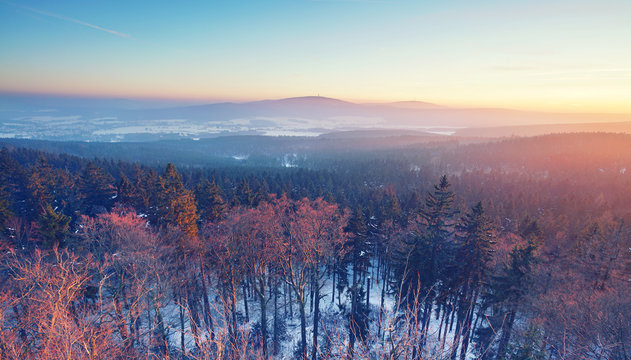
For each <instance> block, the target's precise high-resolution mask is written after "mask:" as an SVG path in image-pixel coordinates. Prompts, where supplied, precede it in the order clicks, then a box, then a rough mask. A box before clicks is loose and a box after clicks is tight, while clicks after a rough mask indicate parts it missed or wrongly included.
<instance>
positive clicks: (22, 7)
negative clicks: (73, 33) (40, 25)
mask: <svg viewBox="0 0 631 360" xmlns="http://www.w3.org/2000/svg"><path fill="white" fill-rule="evenodd" d="M3 2H4V3H6V4H8V5H10V6H13V7H15V8H18V9H23V10H27V11H30V12H32V13H35V14H39V15H44V16H48V17H52V18H55V19H59V20H63V21H68V22H71V23H74V24H78V25H82V26H85V27H89V28H92V29H95V30H100V31H104V32H106V33H109V34H112V35H114V36H118V37H121V38H124V39H131V38H132V37H131V35H129V34H125V33H122V32H119V31H116V30H112V29H107V28H104V27H101V26H98V25H94V24H90V23H88V22H85V21H81V20H77V19H73V18H71V17H67V16H64V15H59V14H55V13H51V12H48V11H43V10H39V9H35V8H32V7H30V6H24V5H20V4H16V3H13V2H10V1H3Z"/></svg>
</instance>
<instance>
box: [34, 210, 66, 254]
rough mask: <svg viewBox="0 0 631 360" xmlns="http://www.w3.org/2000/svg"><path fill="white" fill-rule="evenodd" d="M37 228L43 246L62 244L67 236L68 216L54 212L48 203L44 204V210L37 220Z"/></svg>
mask: <svg viewBox="0 0 631 360" xmlns="http://www.w3.org/2000/svg"><path fill="white" fill-rule="evenodd" d="M37 226H38V228H37V230H38V234H39V237H40V240H41V241H42V245H43V246H44V247H45V248H48V249H50V248H53V247H56V246H60V245H63V241H64V240H65V238H66V237H67V236H68V234H69V232H68V229H69V226H70V218H69V217H68V216H66V215H64V214H62V213H61V212H56V211H55V210H54V209H53V207H52V206H50V204H46V205H45V206H44V212H43V213H42V214H41V215H40V216H39V218H38V220H37Z"/></svg>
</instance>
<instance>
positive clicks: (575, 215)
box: [0, 133, 631, 360]
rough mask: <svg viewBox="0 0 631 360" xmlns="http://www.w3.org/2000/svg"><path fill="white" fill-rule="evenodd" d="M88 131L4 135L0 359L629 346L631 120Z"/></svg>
mask: <svg viewBox="0 0 631 360" xmlns="http://www.w3.org/2000/svg"><path fill="white" fill-rule="evenodd" d="M218 141H219V140H218ZM286 141H287V139H282V138H281V139H280V140H279V142H286ZM383 141H384V142H385V141H386V140H383ZM271 142H272V143H273V141H271ZM35 146H41V144H39V145H34V147H35ZM77 146H78V145H77V144H76V143H68V144H65V143H55V144H54V147H55V149H49V150H50V151H51V152H46V151H43V150H37V149H33V148H29V142H28V141H21V142H20V143H19V146H18V145H16V144H15V143H13V144H12V143H5V144H4V147H3V148H2V150H0V225H1V226H2V232H1V234H0V249H1V252H0V359H61V358H63V359H167V358H168V359H267V358H270V359H296V358H297V359H313V360H315V359H450V360H455V359H459V360H465V359H489V360H491V359H493V360H495V359H497V360H499V359H511V360H517V359H524V360H525V359H612V360H623V359H629V358H630V357H631V228H630V227H629V225H628V224H630V223H631V192H630V191H629V189H631V136H630V135H623V134H604V133H591V134H587V133H577V134H556V135H546V136H538V137H529V138H507V139H504V140H499V141H494V142H486V141H482V140H479V139H478V140H476V141H471V140H468V141H467V142H466V143H465V142H462V143H460V142H458V140H457V139H456V140H453V141H437V142H434V141H423V142H421V143H414V142H409V141H403V142H402V143H401V142H399V143H397V145H396V146H384V147H383V148H379V149H376V150H375V149H370V148H369V147H367V146H366V147H358V148H355V149H348V148H340V149H333V150H330V151H322V149H321V148H318V149H315V150H310V151H307V150H305V151H304V152H297V153H296V152H292V153H291V155H290V157H291V160H292V163H291V165H292V166H274V165H273V162H272V161H268V160H269V158H272V157H273V158H276V157H278V154H277V153H282V147H281V146H280V145H279V148H278V149H276V148H275V150H274V151H275V152H274V154H273V155H266V156H268V158H263V157H261V158H260V159H262V160H261V161H260V163H257V162H256V161H257V159H259V158H257V157H256V156H252V158H251V159H250V160H249V162H247V164H245V165H243V164H241V165H235V164H232V163H228V162H221V163H219V165H217V166H213V165H212V164H200V163H199V162H197V160H195V161H194V162H189V161H187V160H186V159H187V158H186V153H178V154H177V156H178V157H181V159H180V160H181V161H175V160H178V159H175V160H174V159H167V160H171V161H174V162H172V163H168V164H166V163H165V161H163V160H165V158H160V161H156V159H151V158H150V157H149V156H148V155H146V153H144V154H145V156H146V157H144V158H143V159H140V160H139V162H137V163H135V162H130V161H127V160H128V159H127V160H121V158H125V157H124V156H122V155H121V156H120V157H116V158H112V156H116V155H112V154H119V153H122V152H129V151H134V149H140V148H139V147H141V146H143V145H129V144H126V145H125V144H122V145H116V144H112V145H108V147H105V146H103V148H100V150H99V148H98V147H97V148H92V149H93V150H90V151H92V152H90V156H89V157H78V156H75V155H70V154H69V153H73V152H75V153H76V151H77ZM88 146H89V145H86V148H88ZM116 146H120V147H118V148H116ZM134 146H137V148H134ZM151 146H155V144H154V145H151ZM164 146H165V148H167V149H168V148H169V146H172V145H168V144H167V145H164ZM191 146H193V145H191ZM270 146H272V145H270ZM117 149H118V150H117ZM52 151H54V152H52ZM139 151H140V150H139ZM190 151H191V152H194V151H195V149H194V148H192V149H191V150H190ZM270 151H271V150H270ZM160 156H163V155H160ZM196 156H197V157H201V156H202V155H201V152H199V153H198V154H197V155H196ZM261 156H263V155H261ZM196 159H197V158H196ZM266 159H267V160H266Z"/></svg>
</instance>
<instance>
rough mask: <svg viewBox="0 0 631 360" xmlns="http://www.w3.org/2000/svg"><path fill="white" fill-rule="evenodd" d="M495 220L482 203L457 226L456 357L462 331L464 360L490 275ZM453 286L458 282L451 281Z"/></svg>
mask: <svg viewBox="0 0 631 360" xmlns="http://www.w3.org/2000/svg"><path fill="white" fill-rule="evenodd" d="M491 225H492V224H491V221H490V220H489V219H488V218H487V217H486V215H485V214H484V208H483V207H482V203H481V202H478V203H477V204H476V205H475V206H473V208H471V211H470V212H468V213H467V214H465V216H464V217H463V218H462V219H461V221H460V223H459V224H458V225H457V226H456V230H457V235H456V246H457V255H456V261H455V264H457V265H456V272H455V273H454V275H455V277H456V281H457V282H458V283H459V287H460V289H459V294H458V302H457V309H456V313H457V324H456V331H455V337H454V345H453V351H452V358H455V356H456V350H457V349H458V342H459V340H460V336H461V334H462V346H461V352H460V358H461V360H464V359H465V356H466V353H467V349H468V346H469V339H470V335H469V334H470V333H471V331H473V329H472V328H471V327H472V324H473V315H474V313H475V308H476V304H477V302H478V301H477V300H478V296H479V294H480V286H481V285H482V283H483V281H484V280H485V279H486V277H487V273H488V270H489V269H488V263H489V261H490V260H491V257H492V253H493V244H494V243H495V240H494V237H493V231H492V226H491ZM451 285H452V286H453V285H455V284H453V283H452V284H451Z"/></svg>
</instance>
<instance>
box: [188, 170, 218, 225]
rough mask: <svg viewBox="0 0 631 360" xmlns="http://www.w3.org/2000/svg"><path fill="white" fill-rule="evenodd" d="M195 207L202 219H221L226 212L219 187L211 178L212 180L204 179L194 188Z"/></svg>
mask: <svg viewBox="0 0 631 360" xmlns="http://www.w3.org/2000/svg"><path fill="white" fill-rule="evenodd" d="M195 198H196V199H197V209H198V210H199V215H200V218H201V219H202V220H203V221H210V222H216V221H219V220H221V218H222V217H223V215H224V213H225V212H226V204H225V202H224V200H223V197H222V195H221V188H220V187H219V186H218V185H217V183H216V182H215V178H214V177H213V178H212V182H210V181H208V179H204V181H202V182H201V183H199V184H198V185H197V187H196V188H195Z"/></svg>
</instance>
